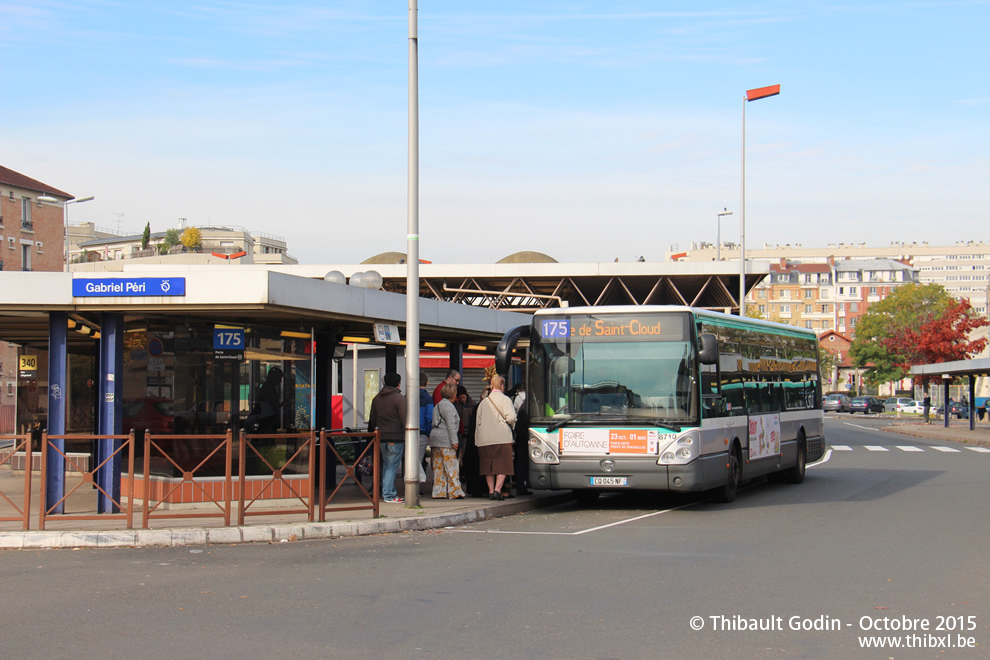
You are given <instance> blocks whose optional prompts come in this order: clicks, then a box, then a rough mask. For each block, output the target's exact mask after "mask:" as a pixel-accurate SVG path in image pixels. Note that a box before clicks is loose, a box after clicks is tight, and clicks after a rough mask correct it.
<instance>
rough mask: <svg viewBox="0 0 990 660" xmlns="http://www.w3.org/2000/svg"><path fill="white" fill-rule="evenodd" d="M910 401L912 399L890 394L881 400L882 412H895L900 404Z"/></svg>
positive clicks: (906, 403) (904, 404)
mask: <svg viewBox="0 0 990 660" xmlns="http://www.w3.org/2000/svg"><path fill="white" fill-rule="evenodd" d="M912 403H914V399H910V398H908V397H906V396H892V397H890V398H889V399H887V400H886V401H884V402H883V410H884V412H897V410H898V409H899V408H900V407H901V406H906V405H909V404H912ZM902 412H903V411H902Z"/></svg>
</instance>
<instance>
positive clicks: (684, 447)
mask: <svg viewBox="0 0 990 660" xmlns="http://www.w3.org/2000/svg"><path fill="white" fill-rule="evenodd" d="M699 440H700V437H699V436H698V431H697V430H694V429H692V430H690V431H686V432H684V434H682V435H681V436H680V437H678V438H677V439H676V440H674V441H672V442H670V443H669V444H668V445H667V446H666V447H661V448H660V459H659V460H658V461H657V465H683V464H685V463H690V462H691V461H693V460H694V459H696V458H697V457H698V453H699V452H698V443H699Z"/></svg>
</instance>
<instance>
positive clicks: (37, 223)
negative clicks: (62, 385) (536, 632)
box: [0, 165, 73, 433]
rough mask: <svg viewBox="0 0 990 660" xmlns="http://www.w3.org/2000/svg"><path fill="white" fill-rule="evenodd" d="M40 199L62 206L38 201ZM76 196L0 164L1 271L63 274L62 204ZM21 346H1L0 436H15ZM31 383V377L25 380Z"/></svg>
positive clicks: (63, 237)
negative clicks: (45, 197)
mask: <svg viewBox="0 0 990 660" xmlns="http://www.w3.org/2000/svg"><path fill="white" fill-rule="evenodd" d="M42 196H47V197H54V198H55V199H56V200H58V202H59V203H54V204H52V203H46V202H39V201H38V198H39V197H42ZM71 199H73V197H72V195H70V194H68V193H65V192H62V191H61V190H58V189H57V188H53V187H52V186H49V185H48V184H46V183H42V182H41V181H38V180H36V179H32V178H31V177H29V176H25V175H23V174H21V173H20V172H15V171H14V170H12V169H9V168H6V167H3V166H2V165H0V270H36V271H38V270H47V271H60V270H62V268H63V267H64V265H65V262H64V260H63V254H64V252H63V249H64V245H65V230H64V225H63V217H64V216H63V206H62V204H61V202H67V201H69V200H71ZM18 361H19V354H18V350H17V346H15V345H14V344H8V343H7V342H0V433H14V432H15V427H16V417H17V410H18V406H17V403H18V397H19V391H20V390H19V385H23V384H24V383H19V382H18V379H19V377H20V365H19V362H18ZM26 382H27V383H28V384H33V381H32V379H31V378H30V376H29V377H28V378H27V381H26Z"/></svg>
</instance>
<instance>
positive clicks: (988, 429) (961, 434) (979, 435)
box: [883, 419, 990, 447]
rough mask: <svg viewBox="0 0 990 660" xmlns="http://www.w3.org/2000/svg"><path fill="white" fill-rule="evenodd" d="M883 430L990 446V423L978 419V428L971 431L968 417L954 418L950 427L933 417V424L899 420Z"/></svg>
mask: <svg viewBox="0 0 990 660" xmlns="http://www.w3.org/2000/svg"><path fill="white" fill-rule="evenodd" d="M883 430H884V431H886V432H888V433H899V434H902V435H910V436H913V437H915V438H925V439H928V440H937V441H940V442H962V443H965V444H969V445H979V446H981V447H990V423H987V422H980V421H977V422H976V428H975V429H973V430H972V431H970V430H969V420H968V419H960V420H955V419H953V420H951V421H950V422H949V427H948V428H946V427H945V420H943V419H939V420H934V419H933V420H932V423H931V424H925V423H924V422H923V421H920V420H898V421H896V422H894V424H893V425H892V426H888V427H886V428H884V429H883Z"/></svg>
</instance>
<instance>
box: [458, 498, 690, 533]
mask: <svg viewBox="0 0 990 660" xmlns="http://www.w3.org/2000/svg"><path fill="white" fill-rule="evenodd" d="M707 501H708V500H700V501H698V502H691V503H690V504H683V505H681V506H675V507H671V508H670V509H664V510H663V511H653V512H652V513H644V514H643V515H641V516H635V517H633V518H626V519H625V520H617V521H616V522H614V523H609V524H607V525H599V526H598V527H589V528H588V529H582V530H580V531H577V532H511V531H506V530H501V529H451V530H450V531H451V532H469V533H473V534H528V535H530V536H581V535H582V534H588V533H590V532H598V531H601V530H603V529H608V528H609V527H616V526H618V525H625V524H626V523H631V522H636V521H637V520H643V519H644V518H652V517H653V516H660V515H663V514H665V513H670V512H671V511H677V510H679V509H686V508H688V507H690V506H697V505H698V504H704V503H705V502H707Z"/></svg>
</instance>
